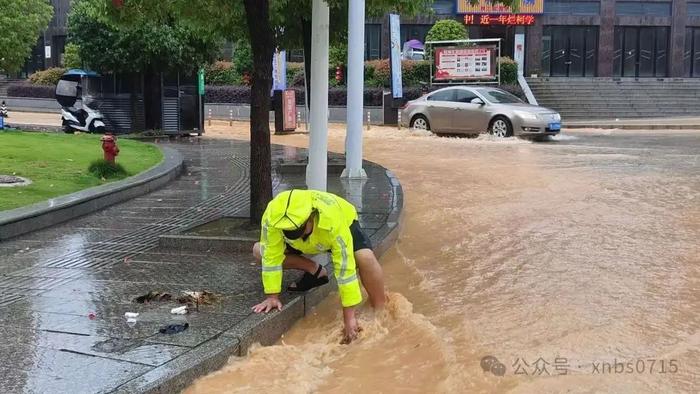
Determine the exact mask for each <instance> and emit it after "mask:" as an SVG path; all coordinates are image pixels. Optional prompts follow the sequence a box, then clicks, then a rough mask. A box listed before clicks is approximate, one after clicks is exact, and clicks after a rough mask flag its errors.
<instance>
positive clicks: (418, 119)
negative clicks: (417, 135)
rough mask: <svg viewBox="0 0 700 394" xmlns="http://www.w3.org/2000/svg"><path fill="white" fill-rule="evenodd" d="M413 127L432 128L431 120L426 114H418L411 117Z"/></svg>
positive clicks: (418, 128)
mask: <svg viewBox="0 0 700 394" xmlns="http://www.w3.org/2000/svg"><path fill="white" fill-rule="evenodd" d="M411 129H414V130H430V122H428V118H426V117H425V116H424V115H416V116H414V117H413V119H411Z"/></svg>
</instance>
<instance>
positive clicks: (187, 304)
mask: <svg viewBox="0 0 700 394" xmlns="http://www.w3.org/2000/svg"><path fill="white" fill-rule="evenodd" d="M220 298H221V296H220V295H218V294H216V293H214V292H211V291H209V290H202V291H183V292H182V295H181V296H180V297H178V298H177V302H179V303H180V304H184V306H182V307H178V308H173V309H172V310H171V311H170V313H172V314H175V315H183V314H187V313H189V312H191V311H193V310H194V311H199V306H200V305H211V304H213V303H215V302H217V301H218V300H219V299H220ZM172 299H173V296H172V294H169V293H166V292H162V291H149V292H148V293H146V294H144V295H141V296H138V297H136V298H134V302H136V303H139V304H147V303H150V302H166V301H171V300H172Z"/></svg>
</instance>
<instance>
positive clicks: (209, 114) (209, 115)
mask: <svg viewBox="0 0 700 394" xmlns="http://www.w3.org/2000/svg"><path fill="white" fill-rule="evenodd" d="M207 112H209V113H208V114H207V119H209V126H211V108H209V111H207Z"/></svg>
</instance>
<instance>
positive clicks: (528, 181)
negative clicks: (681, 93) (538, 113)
mask: <svg viewBox="0 0 700 394" xmlns="http://www.w3.org/2000/svg"><path fill="white" fill-rule="evenodd" d="M247 133H248V130H247V124H243V123H241V124H236V125H235V126H234V127H233V128H230V127H229V126H228V124H225V125H223V123H222V124H221V125H220V126H216V127H214V128H213V130H212V131H211V132H210V133H209V134H208V136H209V137H226V138H247ZM273 142H274V143H280V144H287V145H295V146H303V147H305V146H307V145H308V138H307V136H305V135H288V136H274V137H273ZM343 146H344V132H343V131H342V129H341V128H340V126H334V127H333V130H331V132H330V135H329V149H330V150H333V151H336V152H342V151H343ZM364 146H365V148H364V149H365V157H366V158H367V159H368V160H372V161H375V162H377V163H379V164H381V165H383V166H385V167H387V168H389V169H391V170H392V171H394V172H395V174H396V175H397V176H398V178H399V180H400V181H401V184H402V186H403V189H404V193H405V207H404V209H405V211H404V218H403V227H402V231H401V235H400V237H399V240H398V242H397V244H396V245H395V246H394V247H393V248H392V249H391V250H390V251H389V252H388V253H387V254H386V255H384V256H383V257H382V259H381V262H382V265H383V267H384V270H385V275H386V281H387V286H388V289H389V291H390V292H391V293H390V303H389V307H388V308H387V310H386V311H385V312H384V313H382V314H379V315H376V316H375V315H373V313H372V311H370V310H369V309H362V310H361V325H362V327H363V329H364V331H363V332H362V333H361V336H360V339H359V340H358V341H357V342H355V343H353V344H352V345H350V346H343V345H339V344H338V343H339V339H340V330H341V327H342V318H341V317H340V308H339V306H338V299H337V297H335V296H334V297H329V298H328V299H327V300H325V301H324V302H323V303H322V304H321V305H320V306H319V307H318V308H317V311H316V314H315V315H314V316H313V317H312V318H306V319H304V320H302V321H300V322H299V323H297V324H296V325H295V326H294V328H293V329H292V330H291V331H290V332H289V333H287V334H286V335H285V336H284V338H283V339H282V340H281V341H280V342H279V343H278V344H277V345H275V346H270V347H257V348H254V349H253V350H252V351H251V353H250V354H249V355H248V356H247V357H245V358H241V359H232V360H231V361H230V363H229V365H227V366H226V367H225V368H224V369H223V370H222V371H219V372H217V373H214V374H212V375H210V376H208V377H206V378H203V379H200V380H198V381H197V382H196V383H195V384H194V385H193V386H192V387H190V388H189V389H188V390H187V391H186V392H187V393H228V392H252V391H255V392H298V393H306V392H321V393H363V392H365V393H366V392H384V393H393V392H415V393H427V392H458V393H462V392H513V393H546V392H581V393H588V392H629V393H639V392H649V393H661V392H697V390H698V388H699V387H700V242H699V240H700V133H696V132H680V131H679V132H655V133H652V132H638V133H634V132H620V131H615V132H607V131H597V132H593V131H592V132H575V133H566V134H565V135H562V136H559V137H557V138H556V139H555V140H554V141H551V142H548V143H532V142H529V141H523V140H517V139H508V140H504V141H495V140H492V139H491V138H489V137H487V136H482V137H479V138H478V139H454V138H438V137H434V136H430V135H415V134H413V133H411V132H409V131H407V130H403V131H397V130H395V129H388V128H376V127H375V128H373V129H372V130H371V131H369V132H366V138H365V145H364ZM485 356H493V357H495V358H496V359H497V360H498V361H495V362H493V361H491V360H492V359H487V360H484V361H482V359H483V358H484V357H485ZM494 363H500V364H502V365H500V364H499V365H500V366H501V367H503V368H500V367H499V366H496V368H493V365H494ZM482 367H485V368H487V369H488V371H484V369H483V368H482ZM501 372H503V375H504V376H497V375H499V374H501Z"/></svg>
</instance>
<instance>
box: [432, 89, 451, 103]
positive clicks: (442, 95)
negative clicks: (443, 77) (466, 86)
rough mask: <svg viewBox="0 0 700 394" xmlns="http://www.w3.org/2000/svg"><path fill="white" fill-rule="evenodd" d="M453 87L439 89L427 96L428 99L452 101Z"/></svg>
mask: <svg viewBox="0 0 700 394" xmlns="http://www.w3.org/2000/svg"><path fill="white" fill-rule="evenodd" d="M454 94H455V89H447V90H441V91H439V92H435V93H433V94H431V95H430V96H428V101H453V99H454Z"/></svg>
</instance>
